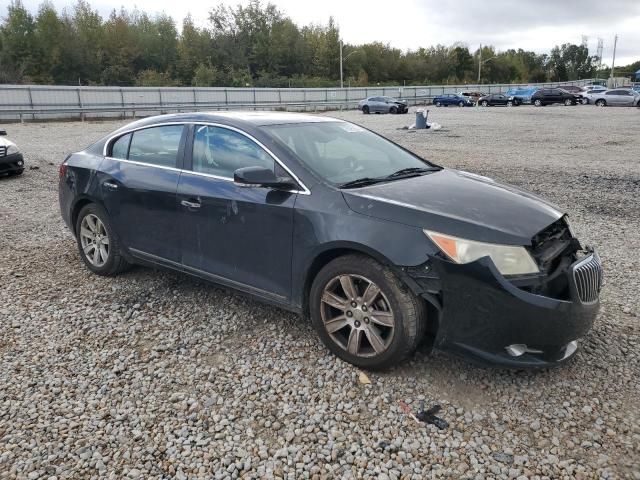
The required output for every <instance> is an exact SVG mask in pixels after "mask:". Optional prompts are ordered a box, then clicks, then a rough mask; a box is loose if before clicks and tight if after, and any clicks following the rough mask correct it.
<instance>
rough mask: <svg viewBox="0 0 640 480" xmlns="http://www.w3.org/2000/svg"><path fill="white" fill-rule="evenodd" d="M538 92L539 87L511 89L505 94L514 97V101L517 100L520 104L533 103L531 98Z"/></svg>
mask: <svg viewBox="0 0 640 480" xmlns="http://www.w3.org/2000/svg"><path fill="white" fill-rule="evenodd" d="M538 90H539V87H521V88H510V89H509V90H507V91H506V92H505V93H504V94H505V95H506V96H507V97H513V99H514V100H517V101H518V102H519V103H520V104H522V103H531V96H532V95H533V94H534V93H536V92H537V91H538Z"/></svg>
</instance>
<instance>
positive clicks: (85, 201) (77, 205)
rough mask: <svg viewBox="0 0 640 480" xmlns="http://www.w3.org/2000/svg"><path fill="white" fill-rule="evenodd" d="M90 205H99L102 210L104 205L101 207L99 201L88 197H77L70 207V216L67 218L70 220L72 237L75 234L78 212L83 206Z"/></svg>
mask: <svg viewBox="0 0 640 480" xmlns="http://www.w3.org/2000/svg"><path fill="white" fill-rule="evenodd" d="M91 203H95V204H97V205H100V206H101V207H102V208H104V205H102V203H101V202H100V201H98V200H97V199H95V198H92V197H89V196H82V197H79V198H78V199H76V201H75V202H74V203H73V205H72V207H71V216H70V217H69V218H70V220H71V226H72V231H73V234H74V235H75V234H76V223H77V221H78V215H80V210H82V209H83V208H84V207H85V206H87V205H89V204H91Z"/></svg>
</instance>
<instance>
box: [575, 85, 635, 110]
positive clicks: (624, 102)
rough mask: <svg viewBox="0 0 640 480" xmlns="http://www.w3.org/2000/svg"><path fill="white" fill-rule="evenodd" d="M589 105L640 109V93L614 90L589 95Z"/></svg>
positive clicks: (587, 95)
mask: <svg viewBox="0 0 640 480" xmlns="http://www.w3.org/2000/svg"><path fill="white" fill-rule="evenodd" d="M586 98H587V100H588V101H589V103H592V104H594V105H597V106H598V107H607V106H609V107H638V106H640V93H639V92H636V91H634V90H631V89H630V88H614V89H612V90H605V91H600V92H592V93H587V94H586Z"/></svg>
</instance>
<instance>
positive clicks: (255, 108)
mask: <svg viewBox="0 0 640 480" xmlns="http://www.w3.org/2000/svg"><path fill="white" fill-rule="evenodd" d="M253 110H254V111H255V110H257V107H256V87H253Z"/></svg>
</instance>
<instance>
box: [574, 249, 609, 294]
mask: <svg viewBox="0 0 640 480" xmlns="http://www.w3.org/2000/svg"><path fill="white" fill-rule="evenodd" d="M573 280H574V282H575V285H576V290H577V292H578V296H579V297H580V301H581V302H582V303H593V302H595V301H597V300H598V295H599V293H600V288H601V287H602V264H601V263H600V257H598V255H597V254H596V253H593V254H591V255H589V256H588V257H586V258H584V259H582V260H580V261H579V262H578V263H576V264H574V266H573Z"/></svg>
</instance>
